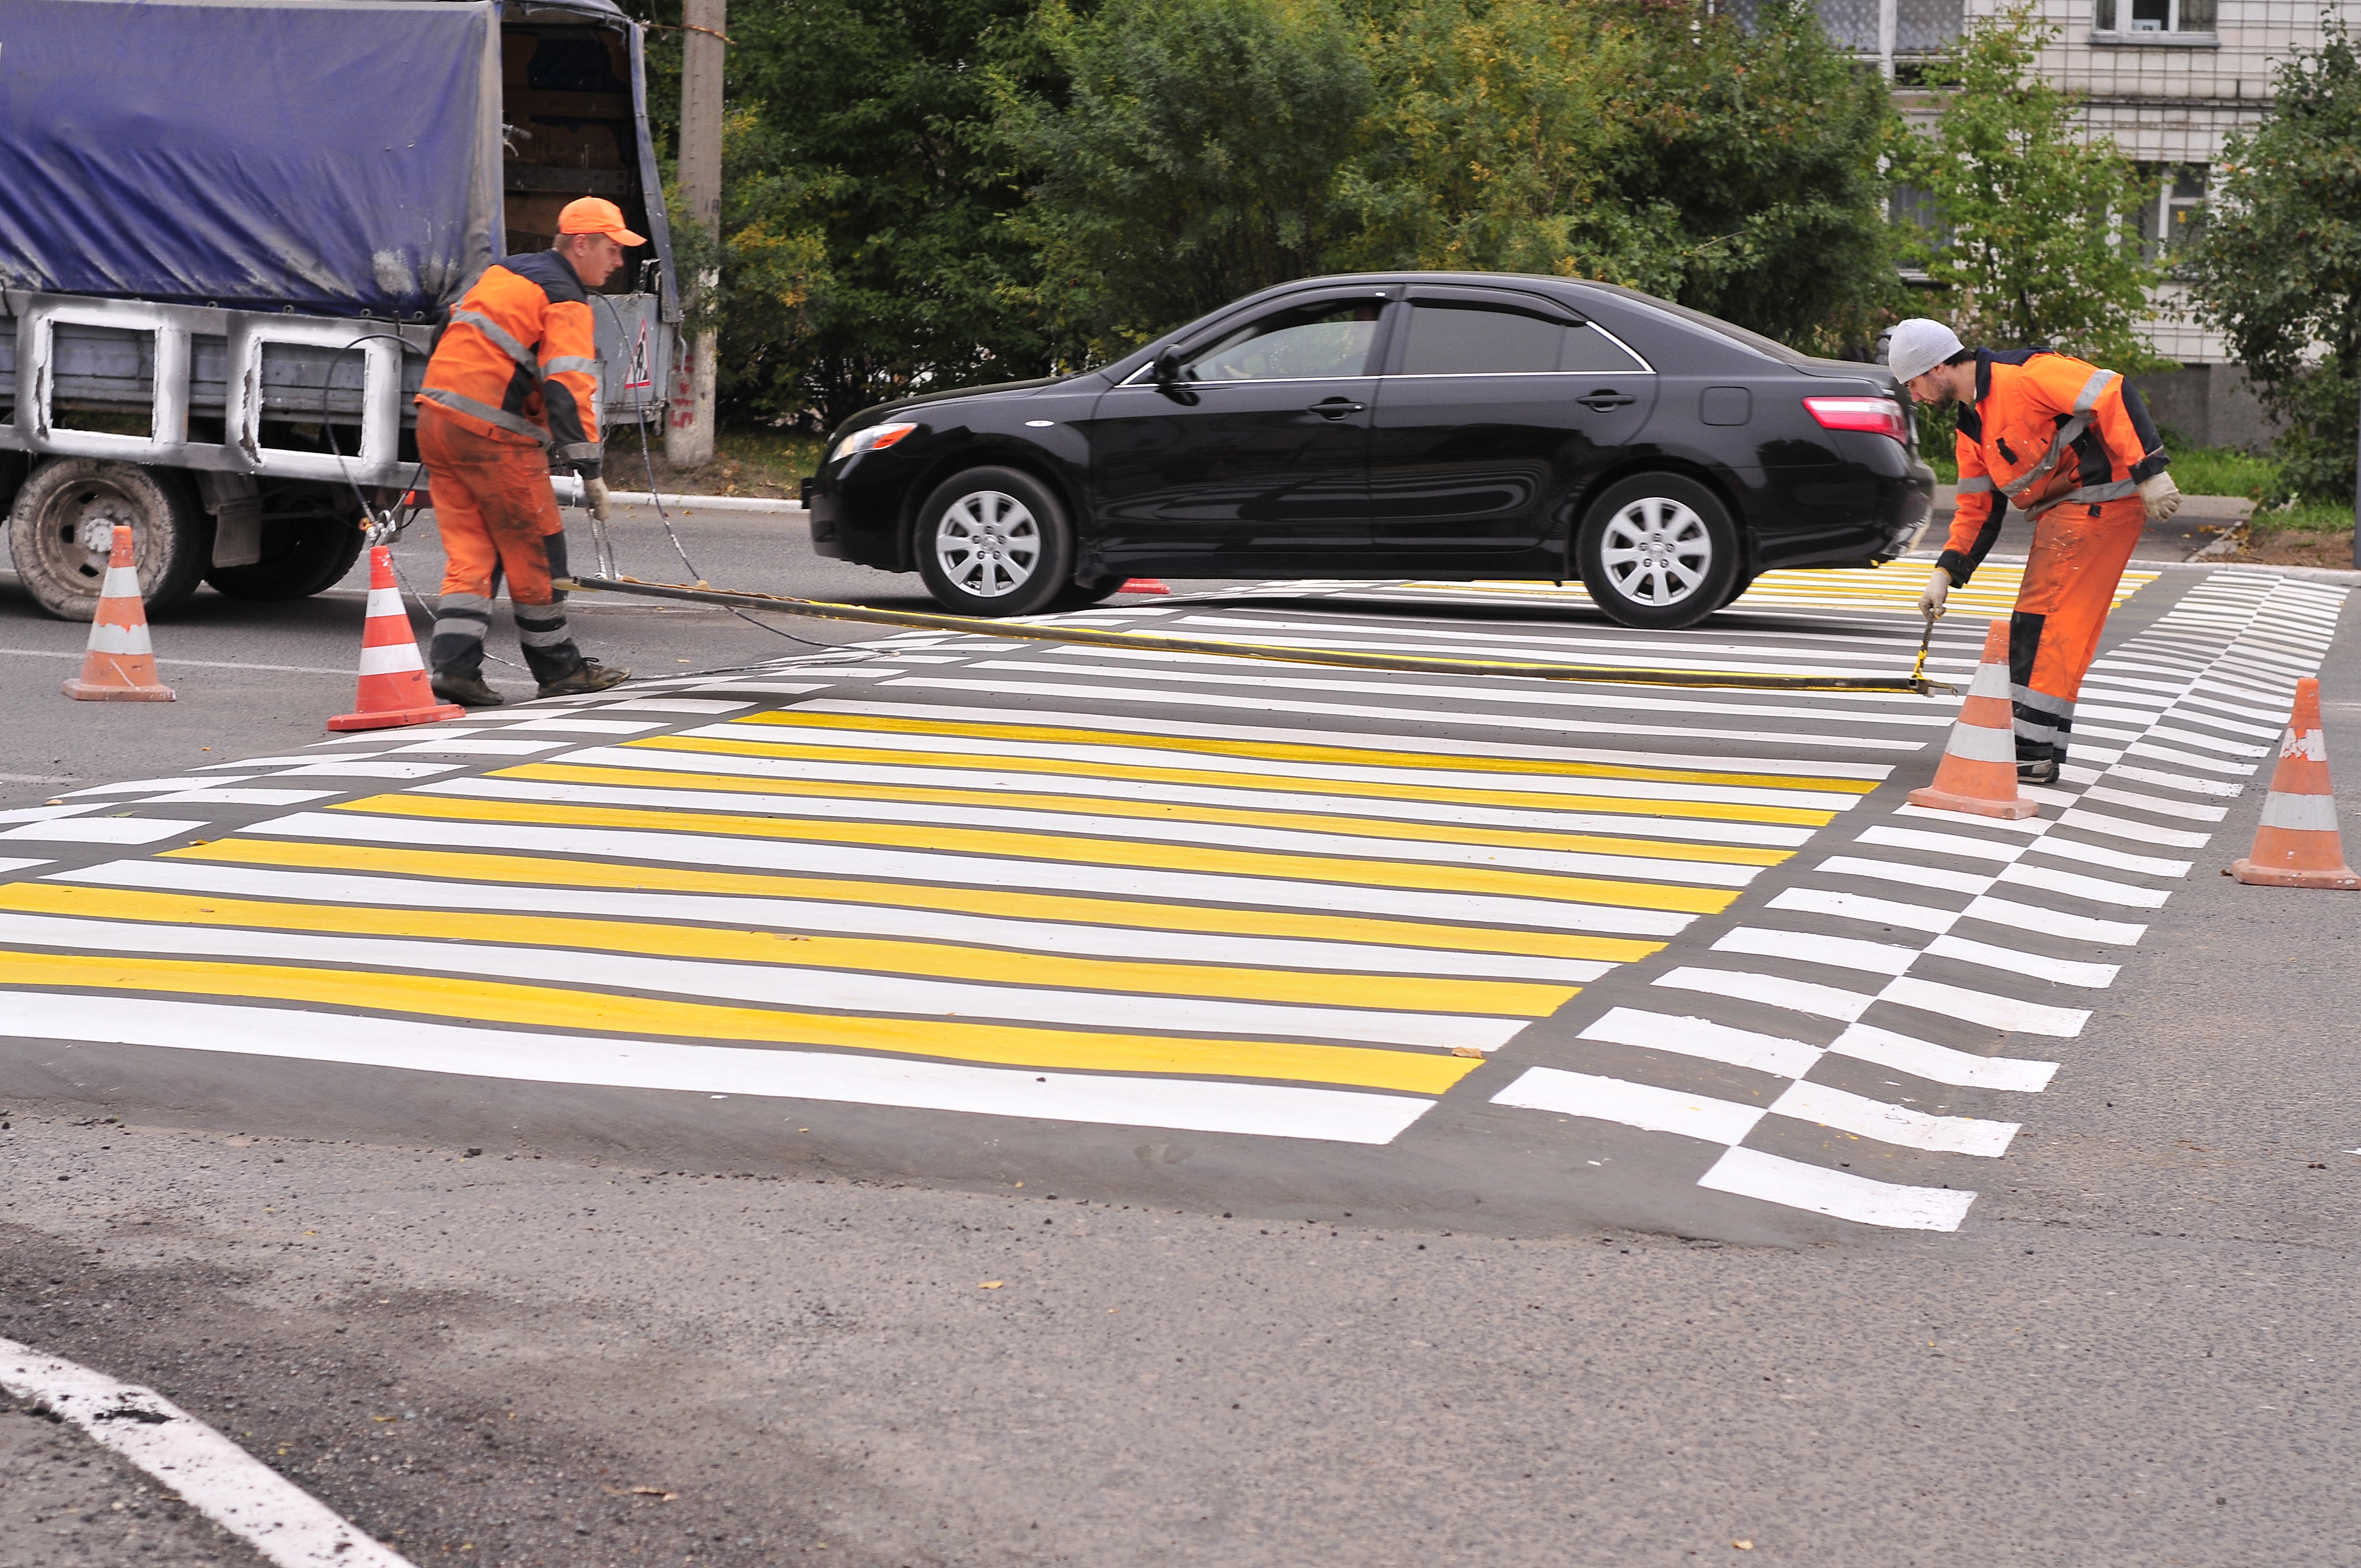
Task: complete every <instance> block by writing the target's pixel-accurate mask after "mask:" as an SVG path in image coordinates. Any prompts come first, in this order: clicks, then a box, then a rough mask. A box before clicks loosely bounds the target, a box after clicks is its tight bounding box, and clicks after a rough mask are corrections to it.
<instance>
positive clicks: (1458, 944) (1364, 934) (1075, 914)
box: [42, 820, 1664, 980]
mask: <svg viewBox="0 0 2361 1568" xmlns="http://www.w3.org/2000/svg"><path fill="white" fill-rule="evenodd" d="M315 825H316V826H325V827H327V828H331V829H333V830H336V831H342V830H345V829H347V828H352V827H354V826H356V825H355V824H352V823H350V822H329V823H325V824H312V823H304V822H291V821H286V820H282V821H280V822H277V823H273V824H271V825H270V830H272V831H275V832H296V831H302V830H303V829H305V828H309V827H313V826H315ZM390 826H393V827H396V828H403V827H408V826H410V825H408V824H397V825H390ZM540 837H541V838H542V839H544V841H551V849H552V850H553V854H552V855H551V856H539V855H525V854H513V853H511V854H500V853H490V854H478V853H466V852H458V851H453V850H439V849H432V848H415V849H414V848H410V847H407V846H405V845H401V844H400V843H399V842H397V843H395V844H387V845H379V844H375V843H337V842H302V841H292V842H291V841H286V840H281V839H260V838H248V837H245V836H243V835H241V836H239V837H236V838H228V839H214V840H213V841H211V842H209V843H205V844H200V845H192V846H190V847H189V848H187V849H182V850H167V851H166V852H165V854H164V855H163V856H161V857H159V859H160V860H162V861H183V860H202V861H226V862H239V863H246V864H252V865H263V866H299V867H318V868H328V869H334V870H339V871H350V872H368V873H386V874H390V875H410V876H417V877H455V878H467V877H476V878H482V879H485V880H487V881H489V882H491V883H496V884H500V885H502V886H506V885H511V884H513V885H517V886H528V887H547V888H560V889H569V890H572V889H579V890H586V891H587V890H600V889H615V890H625V889H628V890H632V891H663V892H670V893H679V894H693V895H709V896H716V897H724V898H731V899H738V898H745V899H769V900H777V901H792V902H798V903H800V902H806V901H808V902H810V903H815V904H817V903H820V902H822V901H827V902H829V903H833V904H840V905H848V906H851V908H852V909H853V911H854V914H853V915H852V916H851V918H855V919H858V918H862V916H863V915H864V914H865V913H866V912H867V911H869V910H873V909H875V908H878V907H880V906H882V907H884V908H885V909H889V910H893V911H902V910H913V911H918V912H922V914H923V915H925V916H934V915H942V916H956V917H959V918H962V919H976V920H990V921H1013V922H1041V923H1072V924H1074V925H1077V926H1092V927H1111V928H1126V927H1127V928H1131V929H1137V930H1140V931H1147V932H1157V933H1164V932H1170V933H1172V934H1174V935H1175V936H1176V937H1177V938H1180V939H1184V940H1185V939H1187V938H1191V937H1199V936H1213V937H1217V938H1235V939H1237V940H1239V941H1244V942H1253V943H1263V942H1320V943H1334V944H1339V945H1346V946H1356V947H1367V948H1371V949H1372V950H1373V954H1374V956H1376V957H1378V958H1380V959H1384V960H1386V961H1388V962H1393V961H1397V960H1396V959H1395V954H1396V953H1397V952H1398V951H1399V952H1403V953H1408V954H1411V955H1415V962H1414V964H1413V965H1412V966H1411V972H1418V970H1417V968H1416V966H1417V965H1423V964H1433V963H1441V962H1449V963H1451V964H1453V965H1454V966H1455V967H1454V968H1452V969H1450V970H1446V971H1445V972H1450V973H1503V974H1519V975H1522V974H1535V973H1546V972H1547V971H1535V970H1526V969H1522V968H1518V967H1513V966H1512V967H1508V968H1503V969H1499V970H1493V969H1479V968H1474V967H1470V968H1464V969H1463V968H1459V967H1456V966H1458V965H1460V964H1462V963H1465V964H1468V965H1471V966H1472V965H1481V964H1490V963H1497V962H1499V961H1501V960H1504V959H1510V960H1513V959H1532V960H1535V961H1539V962H1543V963H1582V964H1585V965H1588V964H1592V963H1598V964H1615V963H1630V962H1632V961H1634V960H1636V959H1643V958H1646V957H1647V956H1648V955H1649V954H1651V953H1654V952H1658V951H1661V950H1662V949H1663V948H1664V943H1662V942H1657V941H1646V940H1639V939H1634V938H1623V937H1609V936H1593V935H1588V934H1584V933H1576V932H1565V931H1541V930H1527V929H1521V928H1519V927H1510V926H1490V927H1487V926H1476V925H1444V924H1435V923H1430V922H1422V921H1416V920H1396V919H1383V918H1375V917H1369V916H1367V914H1366V912H1356V913H1354V914H1350V915H1329V914H1321V913H1313V912H1306V911H1298V910H1288V909H1257V908H1236V907H1229V908H1205V907H1202V906H1200V905H1194V904H1185V903H1151V902H1147V901H1144V900H1137V899H1128V898H1125V897H1122V896H1120V895H1111V896H1106V897H1091V896H1077V895H1074V894H1070V893H1059V894H1042V893H1033V892H1027V891H1024V890H1019V889H1012V888H1008V887H1006V886H998V887H993V888H967V887H958V886H928V885H925V884H923V883H912V882H889V881H881V880H872V879H860V880H856V879H853V878H850V877H829V876H826V875H820V874H815V873H813V872H810V870H809V869H808V868H802V867H789V868H787V872H786V874H763V873H760V872H743V871H735V872H721V871H711V870H705V869H697V868H691V867H686V866H679V865H662V864H647V863H639V862H632V861H624V860H620V859H619V860H617V861H605V860H600V859H573V858H566V859H559V858H554V857H555V856H576V855H579V856H597V855H598V854H599V853H600V850H599V848H598V845H597V844H596V843H595V842H593V841H592V836H589V835H576V836H570V837H566V838H564V839H562V840H561V839H559V836H556V835H541V836H540ZM510 838H514V839H517V840H518V841H516V842H510V841H508V839H510ZM523 847H526V846H525V845H524V843H523V842H522V835H517V836H506V837H503V838H501V839H499V840H498V841H496V842H494V843H493V844H491V845H489V848H492V849H495V850H499V849H517V848H523ZM42 863H45V862H42ZM357 896H358V897H364V898H365V897H367V896H368V894H358V895H357ZM796 918H797V919H803V918H806V916H802V915H800V914H798V915H797V916H796ZM811 918H815V919H829V918H835V917H833V916H827V915H825V914H820V915H815V916H811ZM961 929H966V927H961ZM1010 938H1011V939H1012V940H1016V941H1022V940H1024V939H1026V934H1025V933H1024V932H1023V931H1022V930H1012V931H1011V933H1010ZM1579 978H1581V979H1584V980H1595V979H1597V978H1598V973H1597V971H1595V970H1594V971H1592V972H1588V973H1584V974H1582V975H1580V976H1579Z"/></svg>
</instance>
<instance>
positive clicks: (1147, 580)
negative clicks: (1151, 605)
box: [1115, 577, 1172, 594]
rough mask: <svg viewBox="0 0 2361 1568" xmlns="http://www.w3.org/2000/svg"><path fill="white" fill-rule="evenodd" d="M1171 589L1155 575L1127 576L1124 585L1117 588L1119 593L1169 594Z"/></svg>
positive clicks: (1116, 590)
mask: <svg viewBox="0 0 2361 1568" xmlns="http://www.w3.org/2000/svg"><path fill="white" fill-rule="evenodd" d="M1171 591H1172V590H1171V589H1170V588H1168V587H1165V586H1164V585H1163V584H1162V583H1159V582H1158V581H1157V580H1156V579H1155V578H1154V577H1126V578H1125V579H1124V580H1123V587H1119V588H1117V589H1115V592H1117V593H1119V594H1169V593H1170V592H1171Z"/></svg>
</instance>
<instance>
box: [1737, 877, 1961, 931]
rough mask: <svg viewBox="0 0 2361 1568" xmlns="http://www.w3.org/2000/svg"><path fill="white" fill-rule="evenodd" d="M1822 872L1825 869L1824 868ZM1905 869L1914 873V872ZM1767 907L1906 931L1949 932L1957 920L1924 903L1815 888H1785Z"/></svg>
mask: <svg viewBox="0 0 2361 1568" xmlns="http://www.w3.org/2000/svg"><path fill="white" fill-rule="evenodd" d="M1822 869H1823V870H1825V869H1827V868H1826V866H1825V865H1824V866H1823V867H1822ZM1908 869H1909V870H1910V871H1912V872H1916V870H1917V868H1916V867H1911V868H1908ZM1769 906H1770V907H1771V908H1773V909H1793V910H1795V911H1797V912H1798V913H1800V914H1806V915H1834V916H1839V918H1841V919H1846V920H1871V921H1875V922H1877V923H1878V924H1880V925H1884V926H1899V927H1903V928H1904V929H1905V930H1908V931H1948V930H1949V929H1950V928H1951V927H1952V925H1953V923H1954V922H1956V921H1957V920H1958V919H1959V918H1960V912H1959V911H1958V910H1956V909H1936V908H1933V907H1930V906H1929V905H1924V904H1903V903H1901V902H1899V901H1897V900H1894V899H1891V898H1870V897H1866V896H1864V895H1862V894H1858V893H1832V892H1828V891H1827V890H1825V889H1822V888H1816V887H1791V888H1788V889H1787V890H1786V891H1785V892H1784V893H1782V894H1779V895H1778V896H1777V897H1776V898H1773V900H1772V901H1771V903H1770V905H1769Z"/></svg>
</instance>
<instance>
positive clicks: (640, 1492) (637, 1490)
mask: <svg viewBox="0 0 2361 1568" xmlns="http://www.w3.org/2000/svg"><path fill="white" fill-rule="evenodd" d="M598 1489H599V1490H600V1491H602V1492H604V1493H606V1494H607V1495H608V1496H609V1497H662V1498H663V1499H664V1501H665V1502H667V1503H669V1502H671V1501H672V1500H673V1499H674V1498H675V1497H679V1496H680V1494H679V1493H678V1492H667V1491H665V1490H664V1488H663V1487H662V1486H601V1487H599V1488H598Z"/></svg>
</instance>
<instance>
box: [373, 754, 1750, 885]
mask: <svg viewBox="0 0 2361 1568" xmlns="http://www.w3.org/2000/svg"><path fill="white" fill-rule="evenodd" d="M484 782H485V783H486V784H490V783H493V782H495V781H484ZM430 787H434V788H441V789H447V788H451V787H453V786H451V785H438V786H430ZM332 809H334V810H335V811H337V812H340V813H342V812H352V813H363V812H366V813H370V814H377V813H386V814H391V815H397V816H407V817H441V818H446V819H449V820H453V821H457V822H519V823H533V824H550V825H558V824H563V825H566V826H569V827H589V828H622V829H626V830H634V829H637V830H652V831H654V832H659V833H672V832H678V833H682V834H701V835H708V836H719V837H724V838H738V839H779V840H787V841H792V842H793V843H795V844H796V845H797V846H799V847H800V848H802V849H803V850H806V851H808V850H810V849H811V848H813V847H814V846H815V843H816V842H818V841H833V842H836V843H840V844H851V845H874V846H877V847H879V848H881V849H892V850H898V849H902V848H904V847H906V846H907V845H908V844H909V842H910V834H909V833H908V831H907V830H906V828H903V827H901V826H898V825H890V824H871V823H864V822H834V821H826V820H815V819H812V818H809V817H796V818H795V819H793V820H788V821H781V820H775V819H773V818H769V817H744V816H738V815H731V814H725V813H720V812H707V811H668V810H664V809H659V808H637V807H631V806H594V805H590V804H587V803H582V802H578V801H534V800H469V799H461V798H457V797H456V796H450V795H425V794H423V793H422V794H417V795H374V796H371V797H370V798H368V799H367V800H357V801H352V802H349V803H346V804H344V805H340V806H335V807H333V808H332ZM927 843H928V852H929V853H931V852H934V851H937V850H939V851H942V852H944V853H946V854H967V855H982V856H1005V857H1008V858H1010V859H1015V860H1026V861H1082V862H1084V863H1087V864H1089V865H1092V866H1097V867H1128V868H1134V869H1137V870H1142V871H1150V872H1182V873H1191V874H1198V875H1209V876H1223V877H1240V878H1248V877H1250V878H1272V879H1283V880H1290V881H1304V882H1316V883H1337V884H1339V885H1341V886H1346V887H1353V888H1358V889H1364V890H1367V889H1380V888H1384V889H1394V888H1398V889H1402V890H1405V891H1413V892H1420V893H1440V894H1474V895H1477V896H1480V897H1490V898H1510V899H1523V900H1529V901H1533V902H1537V903H1538V902H1560V901H1562V902H1565V903H1567V904H1583V905H1611V906H1614V907H1618V908H1630V909H1644V910H1677V911H1681V912H1683V913H1686V914H1690V915H1713V914H1719V912H1720V911H1722V910H1724V909H1726V908H1728V907H1729V906H1730V900H1731V898H1733V897H1734V896H1736V895H1735V894H1728V893H1719V892H1713V891H1708V890H1704V889H1694V888H1685V887H1660V886H1656V885H1653V884H1651V883H1629V882H1614V881H1609V880H1606V879H1603V878H1598V877H1580V876H1552V875H1548V874H1545V873H1542V872H1515V871H1494V870H1487V869H1478V868H1474V867H1469V868H1464V869H1463V868H1456V867H1445V866H1420V865H1412V864H1410V863H1408V862H1405V861H1370V860H1359V859H1353V858H1348V857H1344V856H1334V855H1319V854H1309V853H1307V854H1268V853H1261V852H1256V851H1251V850H1222V849H1202V848H1194V847H1191V846H1187V845H1180V844H1160V843H1150V842H1138V841H1132V840H1116V839H1090V838H1080V837H1068V836H1064V835H1059V834H1051V833H1019V832H1007V831H1002V830H997V829H990V828H955V827H948V826H939V827H930V828H928V831H927Z"/></svg>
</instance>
